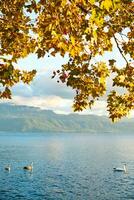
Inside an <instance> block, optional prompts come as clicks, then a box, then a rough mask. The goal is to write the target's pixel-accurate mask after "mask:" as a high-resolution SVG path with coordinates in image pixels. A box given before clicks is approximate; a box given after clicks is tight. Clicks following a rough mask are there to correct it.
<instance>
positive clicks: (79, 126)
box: [0, 104, 134, 133]
mask: <svg viewBox="0 0 134 200" xmlns="http://www.w3.org/2000/svg"><path fill="white" fill-rule="evenodd" d="M0 131H1V132H3V131H4V132H5V131H6V132H7V131H8V132H48V131H49V132H91V133H98V132H99V133H102V132H115V133H121V132H132V133H133V132H134V118H132V119H126V120H121V121H120V122H118V123H115V124H113V123H111V121H110V120H109V119H108V118H107V117H105V116H101V117H100V116H95V115H79V114H70V115H59V114H55V113H54V112H52V111H50V110H40V109H39V108H35V107H27V106H15V105H10V104H0Z"/></svg>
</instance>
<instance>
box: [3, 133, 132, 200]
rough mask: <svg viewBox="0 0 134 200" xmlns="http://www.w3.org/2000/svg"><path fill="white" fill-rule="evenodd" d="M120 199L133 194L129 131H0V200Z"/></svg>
mask: <svg viewBox="0 0 134 200" xmlns="http://www.w3.org/2000/svg"><path fill="white" fill-rule="evenodd" d="M32 161H33V171H32V172H30V171H24V170H23V166H25V165H28V164H30V163H31V162H32ZM123 163H126V164H127V168H128V173H127V174H124V173H117V172H113V167H122V166H123ZM7 164H11V171H10V172H8V171H5V170H4V167H5V166H6V165H7ZM120 199H121V200H123V199H124V200H132V199H134V135H133V134H127V133H126V134H119V135H118V134H108V133H105V134H104V133H102V134H74V133H68V134H67V133H59V134H58V133H44V134H43V133H8V134H7V133H0V200H120Z"/></svg>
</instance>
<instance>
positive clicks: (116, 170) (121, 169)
mask: <svg viewBox="0 0 134 200" xmlns="http://www.w3.org/2000/svg"><path fill="white" fill-rule="evenodd" d="M113 170H114V172H125V173H126V172H127V168H126V164H124V165H123V168H120V167H114V168H113Z"/></svg>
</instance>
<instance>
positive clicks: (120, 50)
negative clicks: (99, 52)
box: [113, 35, 129, 66]
mask: <svg viewBox="0 0 134 200" xmlns="http://www.w3.org/2000/svg"><path fill="white" fill-rule="evenodd" d="M113 38H114V40H115V43H116V45H117V48H118V50H119V52H120V53H121V55H122V57H123V58H124V60H125V61H126V63H127V66H128V64H129V63H128V61H127V59H126V57H125V56H124V54H123V51H122V49H121V48H120V46H119V44H118V42H117V38H116V37H115V35H114V36H113Z"/></svg>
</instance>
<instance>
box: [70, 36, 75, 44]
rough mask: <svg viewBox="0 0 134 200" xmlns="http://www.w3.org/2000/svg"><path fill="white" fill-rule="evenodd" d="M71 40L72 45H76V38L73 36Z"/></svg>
mask: <svg viewBox="0 0 134 200" xmlns="http://www.w3.org/2000/svg"><path fill="white" fill-rule="evenodd" d="M70 39H71V42H72V45H73V46H74V45H75V38H74V37H73V36H71V38H70Z"/></svg>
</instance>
